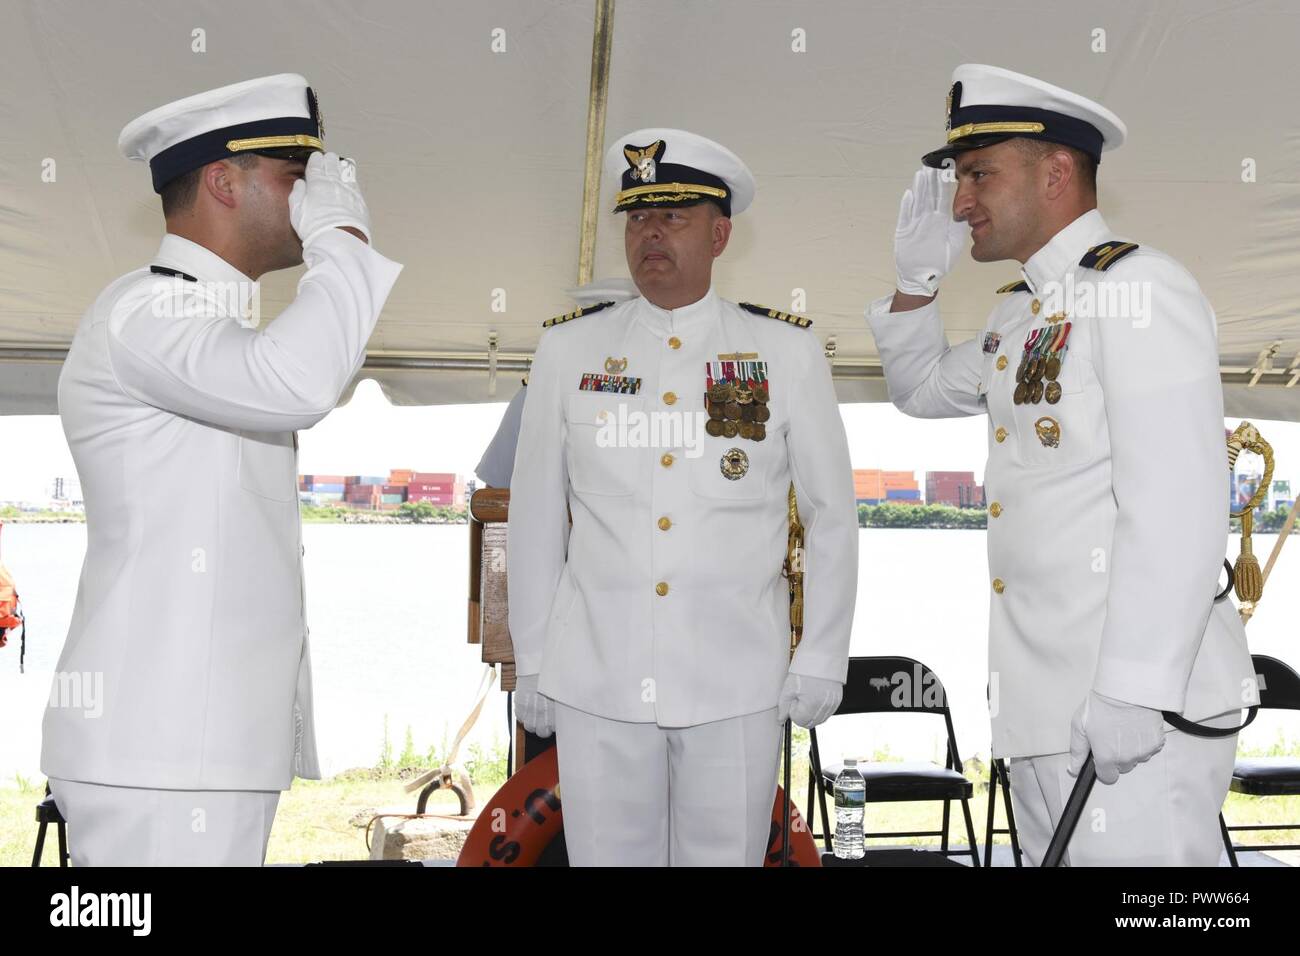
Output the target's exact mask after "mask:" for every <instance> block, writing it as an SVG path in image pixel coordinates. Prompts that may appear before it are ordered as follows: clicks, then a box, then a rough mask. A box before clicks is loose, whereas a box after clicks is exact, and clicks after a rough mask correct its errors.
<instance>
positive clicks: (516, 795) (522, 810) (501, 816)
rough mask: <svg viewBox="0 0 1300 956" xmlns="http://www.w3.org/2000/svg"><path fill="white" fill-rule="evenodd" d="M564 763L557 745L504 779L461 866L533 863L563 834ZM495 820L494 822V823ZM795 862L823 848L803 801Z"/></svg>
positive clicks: (776, 827) (772, 855) (795, 823)
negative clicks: (810, 827) (558, 756)
mask: <svg viewBox="0 0 1300 956" xmlns="http://www.w3.org/2000/svg"><path fill="white" fill-rule="evenodd" d="M559 778H560V768H559V764H558V763H557V760H556V755H555V748H554V747H551V748H550V749H548V750H547V751H546V752H545V753H543V754H541V755H540V756H538V757H535V758H533V759H532V760H530V761H528V763H526V764H524V765H523V766H522V767H520V768H519V770H518V772H517V773H515V775H514V776H513V777H511V778H510V779H509V780H507V781H506V782H505V784H504V785H503V786H502V787H501V789H500V790H498V791H497V792H496V795H495V796H494V797H493V798H492V799H491V800H490V801H488V803H487V805H486V806H484V807H483V809H482V810H481V811H480V812H479V815H478V819H477V820H475V821H474V826H473V827H472V828H471V829H470V831H469V836H468V837H467V838H466V839H465V846H464V848H463V849H462V850H461V851H460V856H459V858H457V860H456V865H457V866H513V867H520V866H533V865H534V864H536V862H537V859H538V857H540V856H541V855H542V851H543V850H545V849H546V848H547V846H549V845H550V843H551V841H552V840H554V839H555V838H556V837H557V836H559V834H560V831H561V830H562V829H563V827H564V814H563V811H562V810H561V807H560V798H559V796H558V795H557V794H556V792H555V791H556V789H557V787H558V785H559ZM782 800H783V795H782V791H781V788H780V787H777V788H776V802H775V803H774V804H773V806H772V830H771V835H770V837H769V838H768V846H767V856H766V859H765V862H764V865H765V866H780V865H781V831H782V823H783V813H784V808H783V807H782ZM494 824H495V826H494ZM790 829H791V830H792V831H793V834H794V835H793V838H792V839H791V841H790V864H791V865H792V866H821V865H822V860H821V854H820V853H819V852H818V850H817V843H816V841H814V840H813V838H812V833H811V832H809V830H808V827H807V825H806V824H805V823H804V821H803V817H802V816H801V815H800V814H799V809H798V807H791V809H790Z"/></svg>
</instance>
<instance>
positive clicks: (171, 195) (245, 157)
mask: <svg viewBox="0 0 1300 956" xmlns="http://www.w3.org/2000/svg"><path fill="white" fill-rule="evenodd" d="M230 161H231V162H232V163H234V164H235V165H236V166H238V167H239V168H240V169H252V168H253V167H254V166H256V165H257V163H258V156H257V154H256V153H241V154H240V155H238V156H231V157H230ZM203 169H204V167H203V166H200V167H199V168H198V169H191V170H190V171H189V172H188V173H182V174H181V175H179V176H177V177H176V178H175V179H173V180H172V181H171V182H169V183H168V184H167V185H166V186H164V187H163V188H162V192H161V193H160V194H159V195H160V196H161V197H162V208H163V216H164V218H170V217H171V216H174V215H176V214H177V213H182V212H187V211H188V210H189V209H190V208H191V207H193V205H194V200H195V199H197V198H198V196H199V182H200V181H201V180H202V179H203Z"/></svg>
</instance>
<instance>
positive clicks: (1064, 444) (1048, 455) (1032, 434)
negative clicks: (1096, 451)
mask: <svg viewBox="0 0 1300 956" xmlns="http://www.w3.org/2000/svg"><path fill="white" fill-rule="evenodd" d="M1087 365H1088V360H1087V359H1086V358H1084V357H1083V356H1082V355H1069V354H1068V353H1067V355H1066V359H1065V361H1063V362H1062V363H1061V371H1060V374H1059V375H1058V376H1057V379H1056V381H1057V384H1058V385H1059V386H1060V388H1061V392H1060V398H1059V399H1058V400H1057V401H1055V402H1049V401H1048V400H1047V399H1048V394H1049V393H1048V389H1047V386H1048V385H1049V383H1048V382H1047V380H1046V379H1044V380H1043V383H1042V384H1043V389H1044V395H1043V398H1042V400H1041V401H1039V402H1025V403H1024V404H1021V405H1016V406H1014V408H1015V421H1016V433H1017V438H1018V440H1019V446H1020V457H1021V460H1022V461H1023V462H1024V463H1025V464H1026V465H1031V466H1045V467H1051V466H1054V465H1055V466H1060V465H1077V464H1081V463H1083V462H1085V461H1088V460H1090V459H1091V458H1092V454H1093V447H1092V444H1093V422H1092V412H1091V410H1090V405H1089V396H1088V394H1087V391H1086V383H1087V381H1088V378H1089V369H1088V368H1087Z"/></svg>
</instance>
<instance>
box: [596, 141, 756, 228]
mask: <svg viewBox="0 0 1300 956" xmlns="http://www.w3.org/2000/svg"><path fill="white" fill-rule="evenodd" d="M605 175H606V177H608V178H609V179H613V180H615V181H616V182H618V183H619V184H620V186H619V191H618V195H617V196H615V197H614V198H615V205H614V212H624V211H626V210H628V209H631V208H632V207H634V206H652V207H655V208H663V207H667V206H693V205H695V204H696V203H698V202H706V201H707V202H715V203H717V204H718V205H719V206H720V207H721V208H722V214H723V215H724V216H733V215H738V214H740V213H742V212H744V211H745V209H746V208H748V206H749V204H750V203H751V202H753V201H754V189H755V185H754V174H753V173H751V172H750V171H749V167H748V166H746V165H745V164H744V163H743V162H742V161H741V159H740V157H739V156H737V155H736V154H735V153H733V152H732V151H731V150H729V149H727V148H726V147H725V146H722V145H720V144H718V143H715V142H714V141H713V140H711V139H705V138H704V137H703V136H699V135H697V134H695V133H688V132H686V130H682V129H668V128H666V127H651V128H650V129H639V130H637V131H636V132H634V133H628V134H627V135H626V136H621V137H619V139H617V140H616V141H615V142H614V145H612V146H611V147H610V148H609V151H608V152H607V153H605Z"/></svg>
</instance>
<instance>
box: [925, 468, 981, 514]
mask: <svg viewBox="0 0 1300 956" xmlns="http://www.w3.org/2000/svg"><path fill="white" fill-rule="evenodd" d="M925 503H926V504H929V505H949V506H950V507H953V508H983V507H984V488H983V486H982V485H977V484H976V483H975V473H974V472H972V471H927V472H926V473H925Z"/></svg>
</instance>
